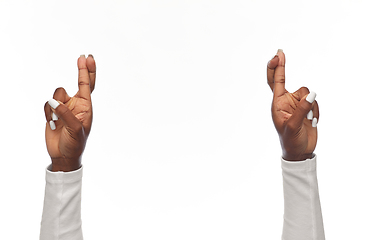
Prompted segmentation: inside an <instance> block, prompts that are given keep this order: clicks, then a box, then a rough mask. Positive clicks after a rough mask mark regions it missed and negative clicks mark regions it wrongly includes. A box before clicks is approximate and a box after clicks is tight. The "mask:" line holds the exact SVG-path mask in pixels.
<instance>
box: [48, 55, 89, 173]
mask: <svg viewBox="0 0 371 240" xmlns="http://www.w3.org/2000/svg"><path fill="white" fill-rule="evenodd" d="M77 66H78V70H79V77H78V87H79V90H78V92H77V93H76V94H75V95H74V96H73V97H70V96H68V94H67V92H66V91H65V90H64V89H63V88H57V89H56V90H55V92H54V95H53V99H55V100H57V101H58V102H59V106H58V107H56V108H55V109H53V108H52V107H51V106H50V105H49V104H48V102H47V103H46V104H45V106H44V111H45V117H46V120H47V123H46V127H45V140H46V146H47V150H48V153H49V155H50V158H51V161H52V166H51V171H55V172H56V171H63V172H69V171H74V170H77V169H79V168H80V167H81V156H82V154H83V152H84V149H85V145H86V141H87V139H88V136H89V133H90V130H91V125H92V120H93V109H92V103H91V93H92V92H93V90H94V87H95V79H96V65H95V60H94V58H93V56H92V55H89V56H88V57H87V58H85V56H80V57H79V58H78V60H77ZM53 112H54V113H55V114H56V115H57V116H58V118H59V119H58V120H57V121H54V122H55V126H56V129H55V130H52V129H51V126H50V121H51V120H52V113H53Z"/></svg>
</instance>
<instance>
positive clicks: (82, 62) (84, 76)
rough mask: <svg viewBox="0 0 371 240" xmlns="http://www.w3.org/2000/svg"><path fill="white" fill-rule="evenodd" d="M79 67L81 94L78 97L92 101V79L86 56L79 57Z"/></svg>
mask: <svg viewBox="0 0 371 240" xmlns="http://www.w3.org/2000/svg"><path fill="white" fill-rule="evenodd" d="M77 67H78V69H79V80H78V81H79V92H78V94H77V95H78V96H79V97H81V98H84V99H86V100H89V101H90V78H89V71H88V67H87V66H86V58H85V55H81V56H80V57H79V59H78V60H77Z"/></svg>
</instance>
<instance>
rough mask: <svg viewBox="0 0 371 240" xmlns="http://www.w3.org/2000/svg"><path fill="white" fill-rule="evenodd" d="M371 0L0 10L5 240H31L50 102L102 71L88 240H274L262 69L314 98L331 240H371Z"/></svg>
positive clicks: (277, 221)
mask: <svg viewBox="0 0 371 240" xmlns="http://www.w3.org/2000/svg"><path fill="white" fill-rule="evenodd" d="M368 2H369V1H359V0H336V1H322V0H321V1H287V0H282V1H279V0H275V1H261V0H254V1H253V0H250V1H246V0H244V1H242V0H241V1H217V0H203V1H170V0H169V1H141V0H136V1H10V0H9V1H5V0H1V1H0V81H1V87H0V91H1V94H0V101H1V114H0V116H1V118H0V123H1V145H0V147H1V149H0V150H1V157H0V158H1V165H0V166H1V167H0V168H1V174H0V184H1V185H0V186H1V190H0V191H1V195H0V196H1V197H0V203H1V204H0V225H1V230H0V239H16V240H19V239H38V235H39V229H40V220H41V213H42V206H43V197H44V186H45V182H44V177H45V172H44V171H45V170H44V169H45V167H46V166H47V165H48V164H49V163H50V158H49V156H48V154H47V151H46V147H45V141H44V128H45V117H44V112H43V106H44V103H45V102H46V101H47V100H49V99H50V98H51V97H52V96H53V92H54V90H55V89H56V88H57V87H64V88H65V89H66V90H67V92H68V93H69V94H70V95H74V94H75V93H76V91H77V66H76V63H77V58H78V57H79V55H80V54H89V53H92V54H93V55H94V57H95V59H96V62H97V82H96V89H95V91H94V93H93V107H94V122H93V128H92V132H91V135H90V137H89V140H88V143H87V148H86V151H85V154H84V157H83V164H84V178H83V202H82V208H83V209H82V211H83V213H82V214H83V215H82V218H83V231H84V236H85V239H89V240H92V239H130V240H136V239H138V240H143V239H172V240H173V239H176V240H182V239H187V240H188V239H234V240H237V239H263V240H267V239H280V237H281V231H282V214H283V196H282V177H281V169H280V156H281V149H280V144H279V140H278V137H277V134H276V131H275V129H274V127H273V124H272V120H271V116H270V104H271V99H272V94H271V91H270V89H269V87H268V85H267V84H266V63H267V61H268V60H269V59H270V58H271V57H272V56H273V55H274V54H275V53H276V51H277V49H278V48H282V49H283V50H284V52H285V53H286V59H287V65H286V76H287V84H286V86H287V89H288V90H289V91H295V90H297V89H298V88H300V87H301V86H307V87H308V88H309V89H310V90H313V91H315V92H317V95H318V96H317V100H318V103H319V106H320V112H321V117H320V120H319V124H318V130H319V141H318V146H317V149H316V151H315V152H316V154H317V155H318V180H319V187H320V196H321V202H322V209H323V218H324V224H325V232H326V237H327V239H370V238H371V233H370V231H369V230H368V229H369V227H370V225H371V218H370V217H369V216H370V215H371V207H370V202H371V195H370V194H369V192H370V188H371V175H370V174H369V173H370V167H371V164H370V160H371V159H370V156H369V150H370V147H369V146H370V143H371V140H370V139H369V137H368V136H370V134H371V129H370V124H369V122H370V120H369V117H370V107H369V106H370V97H369V88H370V86H371V85H370V81H371V79H370V69H371V60H370V58H371V48H370V43H371V37H370V32H371V15H370V14H369V12H370V9H371V8H370V7H371V6H370V4H369V3H368Z"/></svg>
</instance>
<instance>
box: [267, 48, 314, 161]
mask: <svg viewBox="0 0 371 240" xmlns="http://www.w3.org/2000/svg"><path fill="white" fill-rule="evenodd" d="M285 63H286V59H285V54H284V53H283V51H282V50H278V52H277V54H276V55H275V56H274V57H273V58H272V59H271V60H270V61H269V62H268V65H267V78H268V85H269V86H270V88H271V90H272V91H273V102H272V118H273V122H274V126H275V127H276V130H277V132H278V135H279V137H280V142H281V147H282V157H283V159H285V160H288V161H300V160H305V159H308V158H312V157H313V151H314V149H315V148H316V144H317V123H318V119H319V110H318V104H317V101H315V100H314V99H315V97H316V94H315V93H314V92H312V93H310V92H309V90H308V88H306V87H302V88H300V89H299V90H297V91H296V92H294V93H289V92H288V91H287V90H286V89H285Z"/></svg>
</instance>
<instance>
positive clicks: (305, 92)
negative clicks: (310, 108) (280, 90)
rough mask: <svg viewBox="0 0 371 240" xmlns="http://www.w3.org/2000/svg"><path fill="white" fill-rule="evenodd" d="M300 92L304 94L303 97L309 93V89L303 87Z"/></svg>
mask: <svg viewBox="0 0 371 240" xmlns="http://www.w3.org/2000/svg"><path fill="white" fill-rule="evenodd" d="M300 92H301V93H302V94H303V95H306V94H308V93H309V88H307V87H301V88H300Z"/></svg>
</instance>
